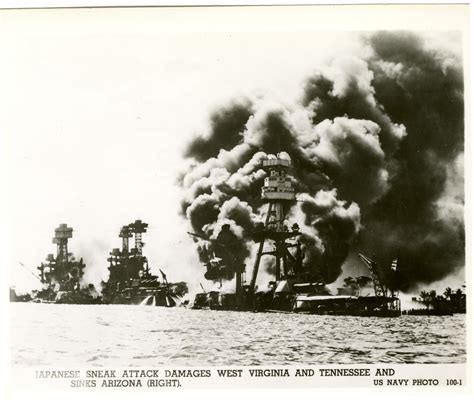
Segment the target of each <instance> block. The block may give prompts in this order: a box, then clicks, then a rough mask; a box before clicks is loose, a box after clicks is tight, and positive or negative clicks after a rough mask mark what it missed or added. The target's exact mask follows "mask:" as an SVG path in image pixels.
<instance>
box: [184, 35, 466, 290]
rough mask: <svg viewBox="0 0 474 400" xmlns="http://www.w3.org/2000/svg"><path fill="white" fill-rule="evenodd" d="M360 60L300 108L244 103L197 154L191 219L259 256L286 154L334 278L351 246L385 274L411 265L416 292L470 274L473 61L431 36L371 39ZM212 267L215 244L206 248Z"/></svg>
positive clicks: (408, 279) (188, 192) (316, 82)
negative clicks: (226, 229)
mask: <svg viewBox="0 0 474 400" xmlns="http://www.w3.org/2000/svg"><path fill="white" fill-rule="evenodd" d="M363 40H364V41H365V43H366V50H367V51H366V52H365V53H364V55H363V56H360V57H339V58H335V59H333V60H332V61H331V62H330V64H329V65H327V66H326V67H325V68H321V69H320V70H318V71H317V72H315V73H314V74H313V75H312V76H310V77H309V78H308V79H307V80H306V81H305V84H304V88H303V93H302V95H301V98H300V99H299V101H297V102H295V103H294V104H286V103H282V102H277V101H274V100H271V99H269V98H266V97H264V96H260V97H254V98H251V99H250V98H249V99H240V98H239V99H234V100H232V101H230V102H229V103H228V104H227V105H225V106H224V107H222V108H221V109H219V110H217V111H215V112H214V114H212V115H211V118H210V124H209V130H208V132H205V133H203V134H200V135H197V136H196V137H195V138H194V139H193V140H192V141H191V142H190V143H189V145H188V147H187V149H186V152H185V157H186V158H188V159H189V160H191V164H190V167H189V168H188V169H187V170H186V171H185V172H184V173H182V175H181V176H180V178H179V182H180V184H181V186H182V187H183V193H184V195H183V199H182V204H181V209H182V214H183V216H185V218H186V219H187V220H188V221H189V223H190V225H191V227H192V229H193V230H194V231H195V232H196V233H198V234H201V235H204V236H207V237H209V238H216V237H217V235H218V234H219V232H220V230H221V228H222V226H223V225H229V226H230V229H231V231H232V232H233V233H234V235H235V236H236V237H237V238H238V246H236V248H237V250H236V257H237V258H238V259H239V262H242V263H243V262H244V261H245V259H246V258H247V257H249V255H250V252H251V246H252V245H253V244H254V243H253V242H252V240H251V232H252V230H253V229H254V227H255V225H256V223H258V222H261V221H262V213H263V207H262V206H263V203H262V201H261V199H260V188H261V186H262V184H263V179H264V177H265V173H264V171H263V170H262V169H261V166H260V162H261V160H263V159H265V158H266V157H267V156H268V155H271V154H276V153H278V152H284V153H285V156H287V157H289V158H290V159H291V161H292V167H293V168H292V171H291V174H292V175H293V177H294V178H295V182H294V185H295V188H296V192H297V193H299V196H298V202H297V203H296V204H295V205H294V206H293V207H292V209H291V210H289V220H290V221H292V222H298V224H299V225H300V227H301V230H302V232H303V235H302V236H301V241H302V244H303V248H304V252H305V259H304V266H305V267H306V268H308V269H310V270H311V271H312V272H314V273H315V274H317V275H318V276H319V277H320V278H321V279H322V280H324V281H325V282H326V283H330V282H333V281H334V280H335V279H337V277H338V276H339V275H340V273H341V266H342V264H343V263H344V261H345V259H346V258H347V255H348V254H349V253H350V252H351V251H355V252H357V251H362V252H365V253H367V254H369V255H371V256H373V257H374V258H375V259H376V260H377V261H379V262H380V264H381V265H387V264H388V265H389V264H390V261H391V260H392V259H393V258H396V257H398V258H399V263H398V276H397V282H396V285H397V286H398V287H399V288H400V289H402V290H409V289H411V288H413V287H415V286H416V285H417V284H418V283H429V282H433V281H436V280H439V279H441V278H443V277H445V276H447V275H449V274H450V273H451V272H453V271H454V270H456V268H458V267H462V266H463V265H464V222H463V199H464V193H463V170H462V165H463V162H462V160H463V148H464V144H463V140H464V134H463V133H464V103H463V76H462V65H461V60H460V59H458V58H457V57H456V56H455V55H453V54H447V53H446V52H445V51H442V50H439V49H436V50H434V49H431V48H429V47H428V46H427V44H426V43H425V42H424V41H423V40H422V39H421V38H419V37H418V36H416V35H414V34H412V33H405V32H391V33H387V32H381V33H376V34H372V35H369V36H365V37H363ZM198 249H199V251H200V254H201V256H202V257H203V259H204V258H205V257H207V256H208V253H209V251H210V250H212V249H209V244H206V243H205V242H203V241H200V242H199V243H198Z"/></svg>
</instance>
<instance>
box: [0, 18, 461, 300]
mask: <svg viewBox="0 0 474 400" xmlns="http://www.w3.org/2000/svg"><path fill="white" fill-rule="evenodd" d="M109 16H111V18H104V10H102V11H100V12H99V11H94V10H81V11H80V12H79V11H76V12H71V11H70V12H67V13H64V12H58V11H54V10H53V11H43V12H37V13H33V12H24V13H21V12H16V13H15V12H11V13H2V15H1V20H0V21H1V25H0V36H1V37H2V39H1V40H0V49H1V59H2V60H1V64H2V66H1V69H0V72H1V78H0V86H1V87H2V92H3V93H4V95H2V96H1V98H0V106H1V108H2V109H3V110H4V112H3V113H2V115H1V117H0V118H1V120H0V123H1V130H2V140H4V143H5V149H6V157H7V167H8V182H7V188H8V196H7V201H8V210H9V211H8V214H9V215H8V216H9V223H8V258H7V262H8V269H9V271H10V272H11V277H10V285H14V286H15V287H16V288H17V289H18V291H19V292H22V291H26V290H29V289H31V288H34V287H38V282H37V280H36V279H35V277H34V276H33V275H32V274H31V272H30V271H33V272H34V271H35V269H36V267H37V266H38V265H39V263H40V262H41V261H43V260H44V259H45V257H46V255H47V254H48V253H54V252H55V245H54V244H53V243H52V236H53V233H54V229H55V228H56V227H57V226H58V225H59V224H60V223H67V224H68V225H70V226H72V227H73V228H74V236H73V238H72V239H71V240H70V245H69V248H70V250H71V251H72V252H73V253H74V255H75V256H76V258H80V257H83V258H84V261H85V263H86V265H87V268H86V271H87V272H86V279H88V280H89V281H91V282H93V283H95V284H97V283H98V282H100V280H101V279H106V278H107V273H108V271H107V261H106V259H107V256H108V252H109V251H110V250H111V249H112V248H113V247H120V243H121V242H120V238H119V237H118V233H119V231H120V228H121V227H122V226H123V225H125V224H128V223H130V222H133V221H134V220H135V219H142V220H143V221H145V222H147V223H148V224H149V230H148V232H147V233H146V234H145V235H144V242H145V243H146V246H145V249H144V253H145V254H146V256H147V257H148V259H149V262H150V266H151V267H152V269H153V270H154V271H155V272H157V271H158V268H161V269H163V270H164V271H165V272H166V273H167V276H168V279H169V280H170V281H177V280H187V279H194V277H195V276H196V271H198V272H200V273H202V272H203V267H202V266H201V265H200V263H199V261H198V258H197V254H196V251H195V249H194V246H193V242H192V239H191V238H190V237H189V236H188V235H187V234H186V231H187V230H189V227H188V223H187V222H186V221H184V220H183V218H182V217H181V216H180V215H179V202H180V198H181V196H182V193H181V189H180V188H179V186H178V185H177V176H178V174H179V172H180V171H181V170H182V169H183V167H184V162H185V161H184V159H183V151H184V148H185V146H186V144H187V143H188V142H189V141H190V140H191V139H192V138H193V137H194V136H195V135H196V134H198V133H200V132H205V131H206V129H207V124H208V120H209V115H210V113H211V112H212V111H213V110H215V109H216V108H218V107H220V106H221V105H222V104H223V103H225V102H227V101H228V100H229V99H231V98H236V97H239V96H246V95H259V94H265V96H268V97H271V98H275V99H277V100H278V101H281V102H283V103H284V102H291V101H293V100H295V99H296V98H297V97H298V96H299V95H300V94H301V87H302V84H303V82H304V80H305V79H306V78H307V77H308V76H310V75H311V74H312V73H313V72H314V71H315V70H316V69H317V68H318V67H321V66H324V65H326V64H327V63H328V62H330V61H331V60H332V59H333V58H334V57H336V56H337V55H340V54H345V55H349V56H350V55H360V54H362V53H363V52H364V51H365V50H364V48H363V46H362V43H361V41H360V37H359V35H358V34H357V33H354V32H352V31H347V32H346V31H331V32H330V31H306V30H295V31H287V30H286V31H281V30H280V31H278V29H275V28H274V27H272V25H271V23H267V25H265V26H266V27H267V28H266V30H265V29H260V28H259V29H257V30H256V31H255V26H256V25H252V26H253V28H250V30H249V31H248V32H239V31H236V30H235V29H231V28H230V29H229V30H228V31H226V30H225V29H224V28H225V27H224V28H223V27H222V25H220V28H219V29H217V28H216V29H203V28H202V27H201V29H196V30H195V31H193V30H192V29H191V28H189V27H186V26H185V22H186V19H185V18H183V20H180V18H178V17H175V16H174V14H173V15H167V16H166V18H165V19H164V16H163V15H159V14H158V13H154V12H152V13H150V14H148V15H147V16H144V15H143V14H141V13H131V14H128V15H125V14H123V13H119V14H114V17H112V15H111V14H109ZM198 17H199V16H198ZM173 18H175V19H173ZM180 24H183V27H182V29H181V28H179V27H180V26H182V25H180ZM170 27H172V28H170ZM176 27H178V28H176ZM430 35H431V36H430ZM427 37H430V38H431V39H433V37H436V35H434V36H433V35H432V34H427ZM442 37H443V40H434V41H435V42H436V43H437V45H438V46H452V45H453V43H451V42H450V41H449V40H447V39H446V36H444V35H442ZM455 45H457V46H459V44H455ZM457 50H458V51H460V49H457ZM5 94H6V95H5ZM20 263H22V264H23V265H24V267H22V266H21V265H20ZM462 280H463V279H462V277H457V278H456V283H458V282H460V281H462ZM461 283H462V282H461Z"/></svg>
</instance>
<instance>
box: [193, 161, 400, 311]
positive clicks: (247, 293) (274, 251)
mask: <svg viewBox="0 0 474 400" xmlns="http://www.w3.org/2000/svg"><path fill="white" fill-rule="evenodd" d="M290 167H291V163H290V160H288V159H286V158H283V157H282V156H281V155H280V154H278V155H277V156H276V157H275V156H269V157H268V158H267V159H264V160H263V161H262V168H263V169H264V170H265V171H266V173H267V176H266V177H265V179H264V184H263V187H262V189H261V198H262V200H263V201H264V202H265V203H266V204H267V212H266V216H265V222H264V223H260V224H258V225H257V226H256V229H255V230H254V232H253V240H254V241H255V243H256V244H257V245H258V249H257V253H256V256H255V260H254V264H253V268H252V270H251V273H250V280H249V282H248V283H246V282H244V281H243V275H244V274H245V266H243V265H239V264H238V263H237V262H236V258H235V257H233V255H232V243H235V239H236V237H235V235H234V234H233V232H232V231H231V229H230V226H229V225H223V227H222V229H221V232H220V233H219V235H218V236H217V238H216V239H214V240H212V239H211V238H207V237H204V236H202V235H198V234H196V233H193V232H190V234H191V235H192V236H194V237H195V238H196V240H204V241H207V242H209V243H210V247H211V248H212V249H213V251H211V252H209V257H208V259H207V261H206V262H205V267H206V272H205V274H204V277H205V279H207V280H211V281H214V282H216V281H219V282H222V280H230V279H233V280H235V291H233V292H232V293H228V292H224V291H220V290H211V291H209V292H206V291H204V290H203V292H201V293H198V294H197V295H196V297H195V299H194V302H193V304H192V308H194V309H214V310H238V311H261V312H292V313H293V312H294V313H310V314H325V315H354V316H380V317H398V316H400V315H401V307H400V300H399V298H398V295H397V293H396V292H394V291H391V290H389V288H388V287H387V284H386V283H385V282H384V281H385V279H384V275H383V274H382V272H381V269H380V268H379V266H378V264H377V263H376V262H374V261H373V260H371V259H370V258H369V257H367V256H365V255H363V254H359V257H360V259H361V260H362V262H364V264H365V265H366V266H367V268H368V269H369V271H370V273H371V275H372V277H371V278H370V280H371V281H372V283H373V289H374V290H373V294H371V295H368V296H361V295H360V292H359V293H358V292H357V291H352V292H350V293H348V292H347V290H346V293H343V291H342V290H340V291H339V293H338V294H336V295H333V294H331V293H330V291H329V290H328V289H327V287H326V285H325V283H324V282H323V281H322V280H321V279H320V277H319V276H316V275H315V274H314V273H312V272H311V271H310V270H309V269H307V268H305V266H304V263H303V260H304V251H303V250H302V245H301V242H300V241H299V240H298V237H299V236H300V235H301V231H300V227H299V226H298V224H296V223H295V224H292V225H291V226H289V223H288V222H287V219H286V212H285V210H288V208H289V205H291V203H292V202H294V201H296V193H295V189H294V188H293V185H292V177H291V176H290V175H289V174H288V172H287V171H288V169H289V168H290ZM264 256H271V257H273V265H274V269H275V272H274V279H273V280H271V281H270V282H269V283H268V286H267V288H265V289H263V290H262V289H259V288H258V287H257V285H256V282H257V277H258V274H259V268H260V264H261V261H262V258H263V257H264ZM392 269H396V261H394V263H392ZM221 286H222V285H221Z"/></svg>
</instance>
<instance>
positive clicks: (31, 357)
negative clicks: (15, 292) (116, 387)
mask: <svg viewBox="0 0 474 400" xmlns="http://www.w3.org/2000/svg"><path fill="white" fill-rule="evenodd" d="M12 308H13V309H14V312H12V313H11V315H12V324H11V325H12V338H13V341H12V355H13V362H14V363H15V364H16V365H22V366H41V365H56V364H57V365H59V364H61V365H71V364H72V363H74V364H75V365H76V364H77V365H79V364H81V363H82V364H87V365H91V363H92V364H94V365H99V366H104V365H115V366H116V365H123V366H124V367H126V366H136V367H139V366H149V365H151V364H153V365H154V366H158V365H179V366H202V365H221V366H222V365H262V364H267V365H289V364H310V363H339V364H344V363H377V362H382V363H383V362H387V363H465V362H466V351H465V346H466V344H465V343H466V342H465V315H454V316H446V317H429V316H428V317H426V316H402V317H401V318H391V319H386V318H358V317H333V316H319V315H301V314H278V313H271V314H270V313H269V314H257V313H238V312H222V311H220V312H219V311H199V310H186V309H178V308H176V309H166V308H159V307H156V308H150V307H134V306H117V305H110V306H103V305H102V306H71V305H47V304H24V303H17V304H12ZM78 316H80V318H78Z"/></svg>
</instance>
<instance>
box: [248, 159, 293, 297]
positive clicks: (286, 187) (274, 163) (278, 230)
mask: <svg viewBox="0 0 474 400" xmlns="http://www.w3.org/2000/svg"><path fill="white" fill-rule="evenodd" d="M290 166H291V162H290V160H287V159H284V158H281V155H280V154H277V156H276V157H268V158H267V159H266V160H263V161H262V167H263V169H264V170H266V172H267V174H268V176H267V177H266V178H265V180H264V185H263V187H262V199H263V200H264V201H266V202H267V203H268V209H267V215H266V218H265V224H264V227H263V230H261V231H259V232H257V233H256V235H255V240H256V241H257V242H258V243H259V247H258V252H257V256H256V258H255V263H254V266H253V271H252V278H251V281H250V290H251V291H254V290H255V282H256V280H257V275H258V269H259V266H260V261H261V258H262V255H273V256H274V257H275V279H276V280H277V281H278V280H280V279H281V277H282V275H287V274H288V272H289V266H288V260H289V258H290V257H291V255H290V253H289V251H288V248H289V247H293V246H294V245H291V244H288V243H287V242H286V240H287V239H289V238H291V237H295V236H297V235H299V234H300V231H299V228H298V226H297V225H296V224H295V225H294V226H293V227H292V230H291V231H290V230H289V229H288V227H287V225H286V224H285V222H286V215H285V209H287V208H288V205H289V204H290V203H292V202H294V201H295V200H296V195H295V190H294V188H293V186H292V179H291V177H290V176H289V175H288V174H287V171H288V168H290ZM266 241H271V242H272V243H273V245H274V250H272V251H265V252H264V251H263V249H264V245H265V242H266Z"/></svg>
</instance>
